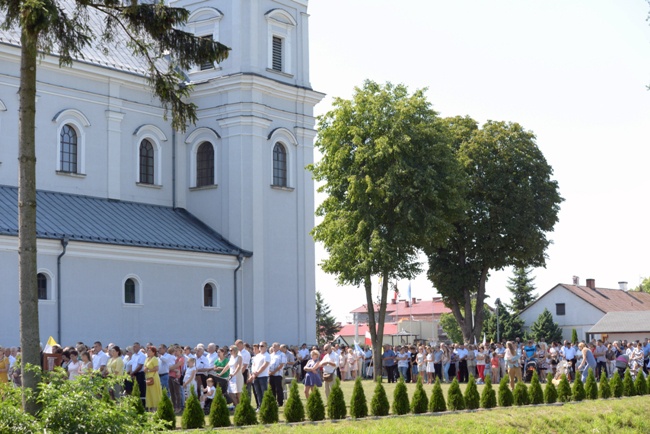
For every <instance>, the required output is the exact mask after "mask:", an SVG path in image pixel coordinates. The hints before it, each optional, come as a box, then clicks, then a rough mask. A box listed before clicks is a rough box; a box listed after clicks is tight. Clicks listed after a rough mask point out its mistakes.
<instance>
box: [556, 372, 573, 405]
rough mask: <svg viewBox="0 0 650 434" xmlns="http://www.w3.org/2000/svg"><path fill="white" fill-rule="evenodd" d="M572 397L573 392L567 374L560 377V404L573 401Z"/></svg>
mask: <svg viewBox="0 0 650 434" xmlns="http://www.w3.org/2000/svg"><path fill="white" fill-rule="evenodd" d="M571 396H572V392H571V386H570V385H569V380H567V378H566V375H565V374H562V376H561V377H560V384H558V386H557V399H558V401H560V402H569V401H571Z"/></svg>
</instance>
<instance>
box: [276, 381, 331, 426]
mask: <svg viewBox="0 0 650 434" xmlns="http://www.w3.org/2000/svg"><path fill="white" fill-rule="evenodd" d="M315 389H318V387H314V388H312V393H313V392H314V390H315ZM310 396H311V394H310ZM322 402H323V401H322V400H321V403H322ZM284 420H286V421H287V422H302V421H303V420H305V407H304V406H303V405H302V400H301V399H300V392H299V391H298V382H297V381H296V380H295V379H293V380H292V381H291V388H290V389H289V398H288V399H287V402H285V403H284Z"/></svg>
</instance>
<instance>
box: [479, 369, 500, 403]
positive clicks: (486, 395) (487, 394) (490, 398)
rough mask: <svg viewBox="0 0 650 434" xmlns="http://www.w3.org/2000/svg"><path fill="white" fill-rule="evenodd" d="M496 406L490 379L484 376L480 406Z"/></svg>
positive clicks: (494, 393) (495, 395)
mask: <svg viewBox="0 0 650 434" xmlns="http://www.w3.org/2000/svg"><path fill="white" fill-rule="evenodd" d="M496 406H497V394H496V392H495V391H494V389H493V388H492V379H491V378H490V376H489V375H486V376H485V386H483V391H482V392H481V408H494V407H496Z"/></svg>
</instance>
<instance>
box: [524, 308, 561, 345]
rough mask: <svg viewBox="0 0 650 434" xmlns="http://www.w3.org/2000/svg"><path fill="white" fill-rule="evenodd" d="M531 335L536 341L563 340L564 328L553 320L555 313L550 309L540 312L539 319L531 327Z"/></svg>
mask: <svg viewBox="0 0 650 434" xmlns="http://www.w3.org/2000/svg"><path fill="white" fill-rule="evenodd" d="M530 335H531V336H532V338H533V339H535V341H537V342H539V341H540V340H541V339H544V340H545V342H549V343H550V342H561V341H562V328H561V327H560V326H559V325H558V324H557V323H556V322H555V321H553V315H552V314H551V312H549V310H548V309H546V308H545V309H544V312H542V313H540V314H539V316H538V317H537V320H535V322H534V323H533V325H532V326H531V327H530Z"/></svg>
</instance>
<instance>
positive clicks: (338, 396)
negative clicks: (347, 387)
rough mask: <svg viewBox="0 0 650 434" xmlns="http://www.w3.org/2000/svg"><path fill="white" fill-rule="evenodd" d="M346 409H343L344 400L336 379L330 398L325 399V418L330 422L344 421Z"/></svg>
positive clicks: (339, 383)
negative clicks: (330, 420)
mask: <svg viewBox="0 0 650 434" xmlns="http://www.w3.org/2000/svg"><path fill="white" fill-rule="evenodd" d="M347 412H348V409H347V408H346V407H345V398H344V397H343V391H342V390H341V382H340V381H339V379H338V378H337V379H336V380H335V381H334V385H333V386H332V390H331V391H330V396H329V398H328V399H327V417H329V418H330V419H332V420H337V419H344V418H345V416H346V414H347Z"/></svg>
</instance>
